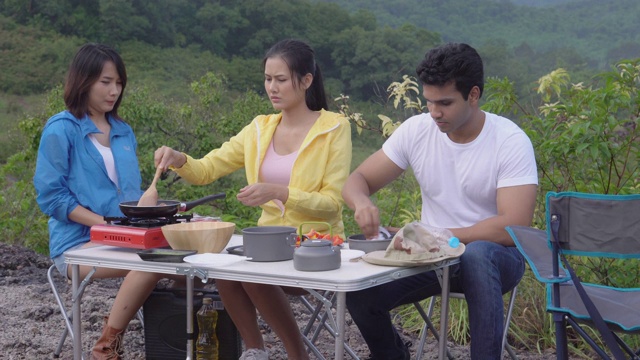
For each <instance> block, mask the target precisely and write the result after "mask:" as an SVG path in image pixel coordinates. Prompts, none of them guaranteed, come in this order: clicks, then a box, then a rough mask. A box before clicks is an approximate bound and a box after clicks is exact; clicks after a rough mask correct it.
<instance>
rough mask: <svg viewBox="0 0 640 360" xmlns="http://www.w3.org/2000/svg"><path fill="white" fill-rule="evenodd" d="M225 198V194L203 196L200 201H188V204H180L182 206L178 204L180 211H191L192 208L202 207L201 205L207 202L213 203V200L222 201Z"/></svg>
mask: <svg viewBox="0 0 640 360" xmlns="http://www.w3.org/2000/svg"><path fill="white" fill-rule="evenodd" d="M226 196H227V194H225V193H219V194H214V195H209V196H205V197H203V198H202V199H198V200H193V201H189V202H186V203H182V204H180V211H187V210H191V209H193V208H194V207H196V206H198V205H202V204H205V203H208V202H209V201H213V200H218V199H224V198H225V197H226Z"/></svg>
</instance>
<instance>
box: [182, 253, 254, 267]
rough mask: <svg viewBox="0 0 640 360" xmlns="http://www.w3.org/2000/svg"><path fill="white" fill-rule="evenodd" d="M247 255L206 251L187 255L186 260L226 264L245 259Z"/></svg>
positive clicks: (192, 262)
mask: <svg viewBox="0 0 640 360" xmlns="http://www.w3.org/2000/svg"><path fill="white" fill-rule="evenodd" d="M246 258H247V257H246V256H238V255H231V254H214V253H204V254H195V255H189V256H185V258H184V261H185V262H188V263H190V264H194V265H205V266H225V265H231V264H234V263H237V262H240V261H243V260H245V259H246Z"/></svg>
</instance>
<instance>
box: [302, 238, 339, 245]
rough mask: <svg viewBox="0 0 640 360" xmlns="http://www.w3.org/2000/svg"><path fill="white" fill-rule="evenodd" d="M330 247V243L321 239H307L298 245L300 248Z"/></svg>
mask: <svg viewBox="0 0 640 360" xmlns="http://www.w3.org/2000/svg"><path fill="white" fill-rule="evenodd" d="M331 245H333V243H332V242H331V241H329V240H323V239H309V240H305V241H303V242H301V243H300V246H307V247H321V246H331Z"/></svg>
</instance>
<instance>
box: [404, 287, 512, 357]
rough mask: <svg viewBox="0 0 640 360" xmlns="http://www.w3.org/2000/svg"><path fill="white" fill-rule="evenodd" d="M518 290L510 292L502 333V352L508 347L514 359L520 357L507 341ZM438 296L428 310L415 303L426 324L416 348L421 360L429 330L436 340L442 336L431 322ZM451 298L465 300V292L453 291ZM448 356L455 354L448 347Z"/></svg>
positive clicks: (450, 294)
mask: <svg viewBox="0 0 640 360" xmlns="http://www.w3.org/2000/svg"><path fill="white" fill-rule="evenodd" d="M517 292H518V286H515V287H514V288H513V289H511V291H510V292H509V304H508V306H507V312H506V313H505V316H504V333H503V334H502V352H501V354H504V350H505V349H506V350H507V352H508V353H509V356H510V357H511V359H513V360H517V359H518V357H517V355H516V353H515V352H514V351H513V349H512V348H511V346H509V343H508V342H507V335H508V333H509V324H510V322H511V314H512V313H513V305H514V302H515V299H516V294H517ZM436 296H437V295H436ZM436 296H432V297H431V298H430V299H429V305H428V306H427V311H426V312H425V311H424V309H423V307H422V305H421V304H420V303H419V302H415V303H413V305H414V306H415V308H416V309H417V310H418V313H419V314H420V317H422V319H423V320H424V325H423V326H422V331H420V342H419V343H418V348H417V350H416V360H421V359H422V354H423V351H424V346H425V344H426V341H427V335H428V332H429V331H431V333H432V334H433V336H434V337H435V338H436V341H440V337H439V336H438V330H437V329H436V327H435V326H434V325H433V322H431V316H432V315H433V308H434V307H435V304H436V302H435V298H436ZM449 298H453V299H463V300H464V298H465V297H464V294H463V293H456V292H452V293H449ZM447 357H448V358H449V359H453V356H452V355H451V354H450V353H449V349H447Z"/></svg>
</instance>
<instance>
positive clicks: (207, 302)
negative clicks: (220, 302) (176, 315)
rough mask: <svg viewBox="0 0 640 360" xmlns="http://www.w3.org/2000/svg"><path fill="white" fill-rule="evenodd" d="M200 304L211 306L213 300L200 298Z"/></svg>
mask: <svg viewBox="0 0 640 360" xmlns="http://www.w3.org/2000/svg"><path fill="white" fill-rule="evenodd" d="M202 303H203V304H212V303H213V299H212V298H210V297H205V298H202Z"/></svg>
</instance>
